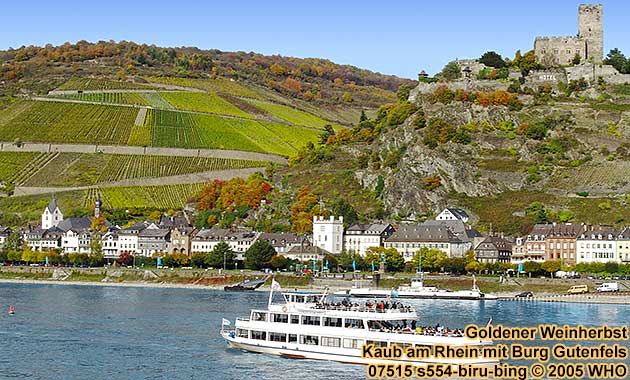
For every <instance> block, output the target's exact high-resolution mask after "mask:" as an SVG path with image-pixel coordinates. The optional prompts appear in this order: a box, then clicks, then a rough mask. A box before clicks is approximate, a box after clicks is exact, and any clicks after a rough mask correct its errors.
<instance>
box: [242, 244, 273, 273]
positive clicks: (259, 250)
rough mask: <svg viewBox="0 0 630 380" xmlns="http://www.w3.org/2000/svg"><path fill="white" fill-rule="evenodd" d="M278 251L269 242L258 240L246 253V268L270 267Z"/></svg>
mask: <svg viewBox="0 0 630 380" xmlns="http://www.w3.org/2000/svg"><path fill="white" fill-rule="evenodd" d="M275 254H276V250H275V249H274V248H273V246H272V245H271V243H269V242H268V241H267V240H258V241H256V242H255V243H254V244H252V246H251V247H249V249H248V250H247V252H245V268H247V269H262V268H265V267H268V266H269V262H270V261H271V258H272V257H273V256H274V255H275Z"/></svg>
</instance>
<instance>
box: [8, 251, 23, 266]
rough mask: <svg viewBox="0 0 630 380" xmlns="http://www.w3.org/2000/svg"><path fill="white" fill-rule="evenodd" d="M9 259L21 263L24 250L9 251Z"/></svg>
mask: <svg viewBox="0 0 630 380" xmlns="http://www.w3.org/2000/svg"><path fill="white" fill-rule="evenodd" d="M7 259H8V260H9V261H10V262H12V263H19V262H20V261H22V252H21V251H9V253H8V254H7Z"/></svg>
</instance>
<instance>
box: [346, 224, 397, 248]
mask: <svg viewBox="0 0 630 380" xmlns="http://www.w3.org/2000/svg"><path fill="white" fill-rule="evenodd" d="M394 231H395V230H394V227H392V225H391V224H382V223H372V224H352V225H351V226H349V227H348V228H346V232H345V235H344V238H343V243H344V250H345V251H347V252H354V253H358V254H360V255H361V256H365V252H366V250H367V249H368V248H370V247H382V246H383V245H384V244H385V240H386V239H387V238H388V237H390V236H391V235H392V234H393V233H394Z"/></svg>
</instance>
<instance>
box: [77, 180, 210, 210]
mask: <svg viewBox="0 0 630 380" xmlns="http://www.w3.org/2000/svg"><path fill="white" fill-rule="evenodd" d="M202 186H203V184H202V183H194V184H185V185H165V186H135V187H103V188H99V189H98V190H96V189H93V190H91V191H88V192H87V194H86V197H85V200H84V205H85V206H88V205H93V204H94V201H95V200H96V195H97V194H99V193H100V195H101V199H102V200H103V202H105V204H106V205H107V207H109V208H130V207H137V208H145V207H146V208H159V209H174V208H182V207H183V206H185V205H186V203H187V202H188V201H189V200H190V199H191V198H192V197H193V196H194V195H195V194H196V193H198V192H199V191H200V190H201V188H202Z"/></svg>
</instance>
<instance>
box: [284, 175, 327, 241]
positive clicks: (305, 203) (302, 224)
mask: <svg viewBox="0 0 630 380" xmlns="http://www.w3.org/2000/svg"><path fill="white" fill-rule="evenodd" d="M318 201H319V200H318V199H317V196H316V195H315V194H314V193H313V192H312V191H311V190H310V189H309V188H308V187H307V186H301V187H300V188H299V189H298V190H297V194H296V197H295V201H294V202H293V204H292V205H291V231H293V232H295V233H298V234H306V233H310V232H311V231H313V216H314V215H321V214H322V212H321V210H320V207H319V205H318Z"/></svg>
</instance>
